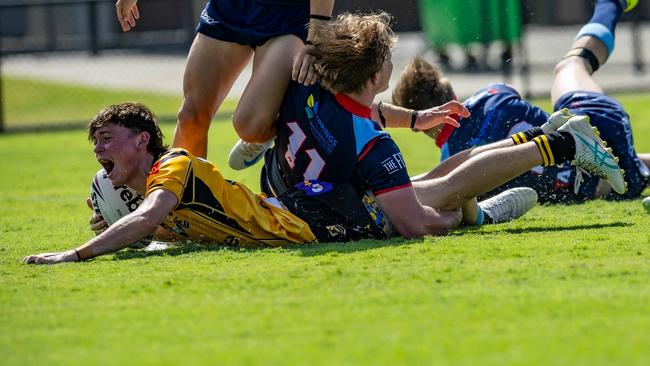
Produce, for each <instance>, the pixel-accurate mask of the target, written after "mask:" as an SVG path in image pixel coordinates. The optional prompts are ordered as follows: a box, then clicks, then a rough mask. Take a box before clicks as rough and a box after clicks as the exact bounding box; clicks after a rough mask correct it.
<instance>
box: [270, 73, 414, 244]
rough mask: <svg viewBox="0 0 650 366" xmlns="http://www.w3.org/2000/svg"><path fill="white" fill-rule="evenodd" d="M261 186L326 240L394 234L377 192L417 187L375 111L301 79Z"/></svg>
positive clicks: (283, 112)
mask: <svg viewBox="0 0 650 366" xmlns="http://www.w3.org/2000/svg"><path fill="white" fill-rule="evenodd" d="M261 183H262V190H263V191H264V192H265V193H266V194H268V195H273V196H276V197H278V198H279V199H280V201H282V203H283V204H284V205H285V206H286V207H287V208H288V209H289V210H290V211H291V212H292V213H294V214H295V215H297V216H298V217H300V218H302V219H303V220H305V221H306V222H307V223H308V224H309V227H310V228H311V229H312V232H313V233H314V235H315V236H316V238H318V240H319V241H348V240H357V239H362V238H375V239H383V238H386V237H389V236H391V235H392V234H394V232H393V230H392V228H391V225H390V223H389V222H388V220H387V219H386V217H385V215H384V213H383V211H382V210H381V209H380V208H379V207H378V205H377V203H376V202H375V199H374V197H373V195H374V196H378V195H381V194H384V193H386V192H390V191H393V190H397V189H401V188H406V187H410V186H411V180H410V178H409V176H408V172H407V171H406V166H405V165H404V160H403V159H402V154H401V152H400V151H399V149H398V148H397V145H396V144H395V142H394V141H393V139H392V138H391V137H390V135H388V133H386V132H385V131H383V130H382V129H381V128H380V127H379V125H377V123H375V122H374V121H372V120H371V119H370V109H369V108H368V107H365V106H362V105H360V104H359V103H357V102H355V101H354V100H352V99H351V98H350V97H348V96H346V95H344V94H338V95H333V94H331V93H330V92H328V91H327V90H325V89H323V88H322V87H320V86H319V85H314V86H308V87H306V86H303V85H301V84H298V83H295V82H292V83H291V84H290V85H289V88H288V90H287V92H286V94H285V97H284V100H283V102H282V106H281V109H280V113H279V115H278V119H277V136H276V139H275V146H274V147H273V148H272V149H269V150H268V151H267V152H266V155H265V156H264V168H263V169H262V177H261ZM369 192H371V193H372V195H371V194H369Z"/></svg>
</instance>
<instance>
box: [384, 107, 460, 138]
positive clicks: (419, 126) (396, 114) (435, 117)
mask: <svg viewBox="0 0 650 366" xmlns="http://www.w3.org/2000/svg"><path fill="white" fill-rule="evenodd" d="M371 111H372V119H373V120H374V121H377V122H380V124H381V125H382V126H383V127H411V124H412V123H413V122H415V123H414V125H413V128H414V129H416V130H419V131H424V130H428V129H431V128H433V127H435V126H438V125H443V124H450V125H452V126H454V127H460V124H459V123H458V121H456V120H455V119H454V118H452V117H451V115H452V114H456V115H459V116H461V117H465V118H467V117H469V116H470V113H469V111H468V110H467V108H465V106H464V105H463V104H462V103H460V102H458V101H455V100H452V101H450V102H447V103H445V104H443V105H441V106H439V107H432V108H429V109H423V110H420V111H416V110H413V109H406V108H402V107H398V106H396V105H392V104H390V103H384V102H374V103H373V104H372V108H371Z"/></svg>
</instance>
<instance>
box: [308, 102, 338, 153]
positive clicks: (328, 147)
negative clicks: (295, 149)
mask: <svg viewBox="0 0 650 366" xmlns="http://www.w3.org/2000/svg"><path fill="white" fill-rule="evenodd" d="M305 113H307V118H308V119H309V128H310V130H311V133H312V135H313V136H314V138H315V139H316V140H317V141H318V145H319V146H320V147H321V148H322V149H323V151H325V152H327V153H328V154H331V153H332V151H334V148H335V147H336V145H337V144H338V141H337V140H336V138H334V136H333V135H332V133H331V132H330V131H329V129H327V127H326V126H325V124H324V123H323V121H322V120H321V118H320V116H318V101H317V100H314V95H313V94H309V97H308V98H307V106H306V107H305Z"/></svg>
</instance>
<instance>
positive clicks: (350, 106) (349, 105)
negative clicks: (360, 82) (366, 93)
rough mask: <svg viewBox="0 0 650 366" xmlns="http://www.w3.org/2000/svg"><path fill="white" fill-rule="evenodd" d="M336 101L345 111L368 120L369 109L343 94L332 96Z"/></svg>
mask: <svg viewBox="0 0 650 366" xmlns="http://www.w3.org/2000/svg"><path fill="white" fill-rule="evenodd" d="M334 98H336V101H337V102H338V103H339V104H340V105H341V107H343V108H344V109H345V110H346V111H348V112H350V113H352V114H354V115H356V116H359V117H362V118H367V119H370V107H366V106H365V105H363V104H361V103H359V102H357V101H356V100H354V99H352V98H350V97H349V96H348V95H346V94H343V93H338V94H336V95H335V96H334Z"/></svg>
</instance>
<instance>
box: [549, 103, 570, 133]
mask: <svg viewBox="0 0 650 366" xmlns="http://www.w3.org/2000/svg"><path fill="white" fill-rule="evenodd" d="M573 116H575V114H573V113H571V112H570V111H569V108H562V109H560V110H559V111H555V112H553V114H551V115H550V116H549V117H548V120H547V121H546V122H545V123H544V124H543V125H542V126H541V128H542V132H544V133H549V132H551V131H557V129H558V128H560V127H562V125H564V124H565V123H567V122H568V121H569V119H570V118H571V117H573Z"/></svg>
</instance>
